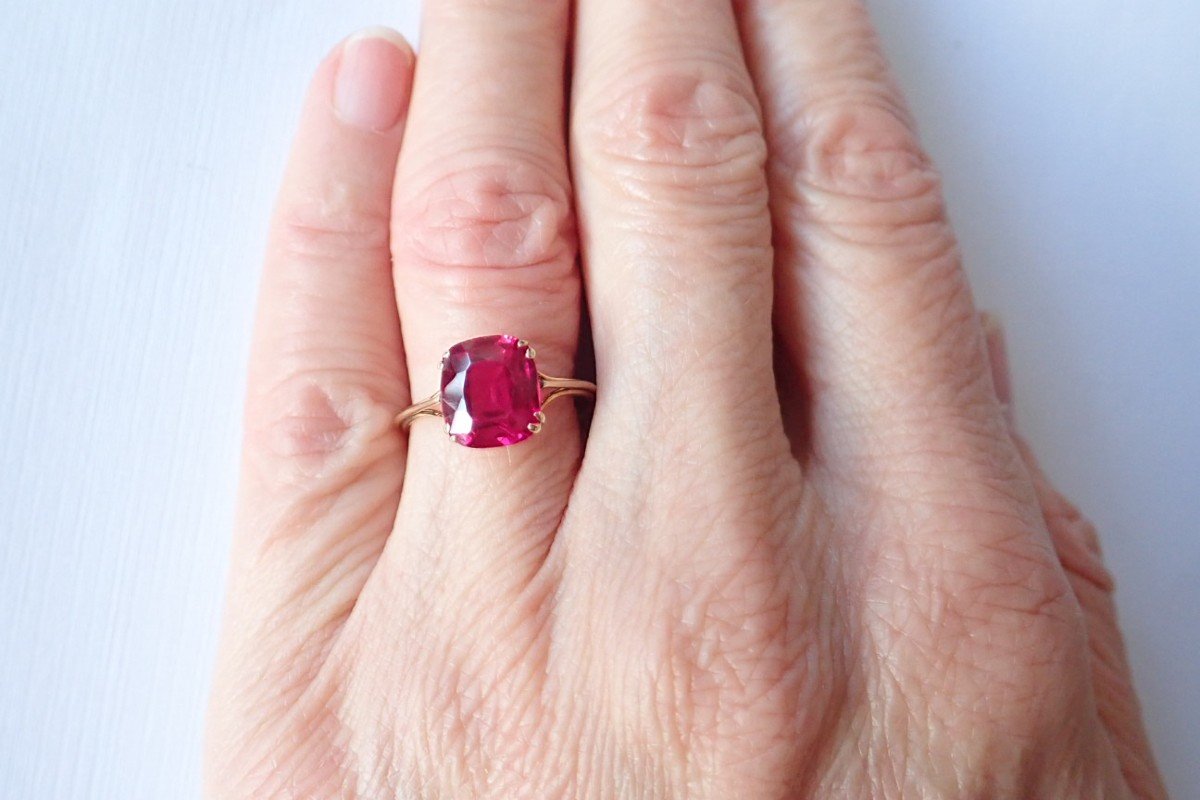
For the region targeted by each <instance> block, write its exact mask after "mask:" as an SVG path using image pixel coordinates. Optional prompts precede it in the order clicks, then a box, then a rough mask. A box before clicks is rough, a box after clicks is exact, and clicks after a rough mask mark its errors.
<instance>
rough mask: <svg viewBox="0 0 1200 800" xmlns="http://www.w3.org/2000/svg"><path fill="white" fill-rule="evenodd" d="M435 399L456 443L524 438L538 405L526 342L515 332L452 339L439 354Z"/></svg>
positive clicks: (478, 444) (498, 442) (485, 444)
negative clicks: (438, 395) (441, 355)
mask: <svg viewBox="0 0 1200 800" xmlns="http://www.w3.org/2000/svg"><path fill="white" fill-rule="evenodd" d="M441 402H442V417H443V418H444V419H445V421H446V426H447V429H448V431H449V433H450V437H451V438H452V439H454V441H456V442H458V443H459V444H461V445H465V446H466V447H503V446H507V445H510V444H516V443H517V442H523V441H525V440H526V439H528V438H529V437H530V436H532V435H533V433H534V431H535V430H537V425H538V423H539V422H540V419H541V411H542V384H541V380H540V379H539V377H538V370H537V365H536V364H535V363H534V360H533V357H532V354H531V353H530V352H529V345H528V344H526V343H525V342H523V341H520V340H518V339H517V338H516V337H515V336H480V337H478V338H475V339H468V340H467V341H465V342H459V343H458V344H456V345H454V346H453V347H451V348H450V350H449V351H448V352H447V353H446V355H445V357H444V358H442V385H441ZM530 426H534V428H533V430H530Z"/></svg>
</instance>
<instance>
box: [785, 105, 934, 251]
mask: <svg viewBox="0 0 1200 800" xmlns="http://www.w3.org/2000/svg"><path fill="white" fill-rule="evenodd" d="M789 127H790V129H791V130H793V131H794V132H795V135H796V136H797V139H798V146H797V147H795V148H791V149H790V158H786V156H787V152H785V158H786V160H785V162H784V163H785V165H786V167H785V168H786V169H788V170H789V172H790V173H791V174H790V176H789V178H788V181H787V183H788V185H789V188H790V191H791V193H792V194H793V199H795V200H799V202H798V203H794V204H793V205H795V206H796V207H797V208H798V209H802V213H803V214H805V215H806V216H808V217H809V218H810V219H812V218H815V219H816V220H817V221H818V222H819V223H820V224H821V225H823V226H824V227H825V228H826V229H829V230H832V231H833V232H834V233H836V234H838V235H840V236H842V237H844V238H847V239H850V240H852V241H860V242H863V243H876V242H882V243H886V244H903V243H906V242H922V241H931V240H932V241H944V240H945V239H946V238H947V236H948V228H947V226H946V223H945V218H946V214H945V203H944V200H943V197H942V191H941V180H940V178H939V176H938V173H937V171H936V170H935V169H934V167H933V165H932V164H931V162H930V160H929V157H928V156H927V155H926V154H925V152H924V150H923V149H922V148H921V145H920V143H919V142H918V140H917V137H916V134H915V132H914V131H913V129H912V127H911V125H910V124H909V122H908V121H907V120H906V119H904V117H903V115H902V113H901V112H900V111H898V110H897V108H896V106H895V104H894V103H890V102H886V101H883V100H880V99H877V98H873V97H867V98H861V97H848V98H847V97H836V98H834V99H832V100H828V101H825V102H822V103H818V104H816V105H814V106H812V107H810V108H808V109H806V110H805V111H804V113H803V116H802V117H801V118H799V119H798V120H796V121H795V123H794V124H792V125H791V126H789ZM931 234H932V235H931Z"/></svg>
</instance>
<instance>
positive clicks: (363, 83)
mask: <svg viewBox="0 0 1200 800" xmlns="http://www.w3.org/2000/svg"><path fill="white" fill-rule="evenodd" d="M411 70H412V50H410V49H409V47H408V44H407V43H406V42H405V41H404V37H403V36H401V35H400V34H399V33H397V32H396V31H394V30H392V29H390V28H368V29H366V30H364V31H362V32H360V33H356V34H355V35H353V36H351V37H350V38H349V39H347V40H346V42H345V44H343V45H342V54H341V61H340V63H339V64H338V68H337V77H336V78H335V79H334V84H333V109H334V111H335V112H336V113H337V115H338V117H339V118H341V120H342V121H343V122H345V123H346V124H348V125H353V126H354V127H356V128H362V129H363V130H368V131H375V132H376V133H382V132H384V131H389V130H391V129H392V128H394V127H395V126H396V124H397V123H399V122H400V117H401V116H402V115H403V113H404V109H405V106H406V105H407V104H408V87H409V74H410V72H411Z"/></svg>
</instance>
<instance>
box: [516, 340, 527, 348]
mask: <svg viewBox="0 0 1200 800" xmlns="http://www.w3.org/2000/svg"><path fill="white" fill-rule="evenodd" d="M517 347H529V340H528V339H517Z"/></svg>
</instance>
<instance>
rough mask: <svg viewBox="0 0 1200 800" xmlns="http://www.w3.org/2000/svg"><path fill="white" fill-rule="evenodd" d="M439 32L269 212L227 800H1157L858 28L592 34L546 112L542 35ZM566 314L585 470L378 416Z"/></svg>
mask: <svg viewBox="0 0 1200 800" xmlns="http://www.w3.org/2000/svg"><path fill="white" fill-rule="evenodd" d="M427 5H428V7H427V9H426V13H425V22H424V32H423V39H422V41H423V49H422V53H421V56H420V69H419V70H418V72H419V75H418V76H417V79H416V81H415V86H413V87H412V92H411V103H409V102H408V101H409V94H410V92H409V86H410V76H411V74H412V71H413V64H414V59H413V56H412V54H411V51H410V50H408V49H407V46H406V45H404V44H403V42H402V41H401V40H399V39H398V38H397V37H396V36H395V35H394V34H389V33H384V32H379V31H376V32H372V33H369V34H368V35H365V36H361V37H358V38H354V39H352V40H350V41H348V42H346V43H343V44H342V45H340V46H339V47H338V48H337V49H335V50H334V52H333V54H332V55H331V56H330V57H329V58H328V59H327V60H326V61H325V62H324V64H323V65H322V66H321V68H320V69H319V71H318V72H317V75H316V78H315V80H314V83H313V87H312V89H311V92H310V94H309V96H308V100H307V103H306V106H305V110H304V114H303V120H302V123H301V127H300V134H299V137H298V140H297V142H296V145H295V152H294V155H293V157H292V160H291V162H290V166H289V168H288V170H287V174H286V177H285V180H284V186H283V190H282V193H281V196H280V202H279V205H278V209H277V212H276V215H275V222H274V226H273V233H272V235H271V239H270V246H269V254H268V257H267V262H266V267H265V271H264V277H263V286H262V298H261V304H260V312H259V323H258V328H257V333H256V340H255V345H254V350H253V355H252V365H251V382H250V391H249V397H248V401H247V415H246V443H245V456H244V465H243V478H242V491H241V500H240V515H239V519H238V525H237V535H236V538H235V545H234V553H233V567H232V574H231V578H230V590H229V591H230V601H229V612H228V620H227V625H226V628H225V633H224V638H223V646H222V657H221V662H220V665H219V670H218V677H217V682H216V687H215V690H214V695H213V705H212V712H211V721H210V730H209V754H208V758H209V784H210V787H209V788H210V793H211V795H212V796H213V797H222V798H235V797H236V798H251V797H253V798H275V797H286V798H293V797H295V798H301V797H303V798H324V797H339V798H404V800H415V799H417V798H472V797H487V798H505V799H506V800H508V799H511V798H536V799H537V800H547V799H550V798H595V800H610V799H613V798H651V799H653V800H660V799H661V800H666V799H667V798H689V799H692V800H695V799H700V798H714V799H716V798H720V799H721V800H727V799H728V798H739V799H743V798H744V799H745V800H759V799H760V798H761V799H762V800H767V799H768V798H793V797H795V798H800V797H805V798H807V797H815V798H860V797H879V798H899V797H922V798H977V797H997V798H1056V799H1059V798H1089V799H1093V798H1102V797H1104V798H1107V797H1120V798H1125V797H1143V798H1159V797H1163V796H1164V791H1163V788H1162V786H1161V783H1160V781H1159V778H1158V777H1157V774H1156V771H1155V767H1154V763H1153V759H1152V756H1151V753H1150V749H1149V746H1148V744H1147V742H1146V739H1145V736H1144V734H1143V730H1142V725H1141V722H1140V713H1139V711H1138V706H1137V702H1136V699H1135V695H1134V692H1133V688H1132V684H1131V680H1130V675H1129V671H1128V668H1127V666H1126V663H1125V658H1124V655H1123V651H1122V643H1121V636H1120V633H1119V631H1118V629H1117V623H1116V620H1115V614H1114V608H1113V604H1112V599H1111V592H1112V582H1111V579H1110V577H1109V575H1108V573H1107V572H1106V571H1105V569H1104V567H1103V564H1102V562H1101V559H1100V554H1099V550H1098V548H1097V545H1096V539H1095V536H1094V534H1093V531H1092V528H1091V527H1090V525H1088V523H1086V522H1085V521H1084V520H1083V519H1082V518H1081V517H1080V516H1079V514H1078V512H1077V511H1075V509H1074V508H1073V507H1072V506H1071V505H1070V504H1069V503H1067V502H1066V501H1065V500H1064V499H1063V498H1062V497H1061V495H1059V494H1058V493H1057V492H1056V491H1055V490H1054V489H1053V488H1052V487H1051V485H1050V484H1049V482H1048V481H1047V480H1046V478H1045V477H1044V476H1043V475H1042V474H1041V472H1040V471H1039V470H1038V468H1037V466H1036V464H1035V462H1034V460H1033V457H1032V455H1031V454H1030V451H1029V448H1028V447H1027V446H1026V445H1025V444H1024V443H1023V442H1022V441H1021V440H1020V439H1019V438H1018V437H1017V436H1016V434H1015V432H1014V430H1013V427H1012V425H1011V423H1010V422H1009V421H1008V420H1007V419H1006V409H1007V408H1008V407H1010V403H1009V397H1008V390H1007V383H1008V381H1007V373H1006V369H1005V367H1004V359H1003V358H1001V357H999V356H1000V354H1001V341H1000V338H999V334H998V329H997V326H996V325H995V323H994V322H987V323H986V324H981V321H980V317H979V315H978V314H977V312H976V310H975V308H974V306H973V304H972V299H971V295H970V291H969V289H968V287H967V283H966V280H965V278H964V276H963V272H962V269H961V266H960V263H959V256H958V251H957V249H956V247H955V242H954V239H953V237H952V234H951V231H950V228H949V226H948V224H947V222H946V218H945V215H944V209H943V202H942V199H941V196H940V194H939V189H938V181H937V177H936V175H935V173H934V171H933V169H932V168H931V167H930V165H929V162H928V160H927V158H926V157H925V156H924V155H923V154H922V152H921V150H920V148H919V146H918V144H917V142H916V139H915V138H914V135H913V132H912V128H911V127H910V123H909V119H908V116H907V112H906V111H905V110H904V106H903V103H902V101H901V99H900V96H899V94H898V93H897V91H896V89H895V88H894V86H893V84H892V81H891V79H890V78H889V77H888V74H887V71H886V68H885V66H884V61H883V58H882V56H881V55H880V51H879V49H878V45H877V43H876V41H875V38H874V36H873V34H872V31H871V27H870V24H869V22H868V19H867V16H866V14H865V13H864V11H863V9H862V7H861V6H860V5H859V3H857V2H852V0H808V1H807V2H790V3H787V2H778V0H744V1H743V2H739V3H737V4H736V5H737V8H736V10H733V9H731V8H730V3H729V2H728V1H727V0H688V2H683V0H655V1H654V2H647V0H580V2H578V3H577V7H576V9H575V20H576V34H575V36H574V42H573V47H572V51H571V53H572V61H571V64H570V70H569V74H570V75H571V86H570V92H569V97H570V104H569V105H570V107H569V109H567V108H565V107H564V98H565V97H567V94H568V93H567V91H566V87H564V85H563V80H564V75H565V74H567V73H568V70H567V67H568V64H567V54H568V49H567V40H568V33H569V31H568V27H569V13H568V11H569V10H568V3H567V2H566V0H543V2H538V3H532V2H514V1H513V0H497V2H488V3H482V2H469V1H468V0H431V2H429V3H428V4H427ZM568 118H569V120H570V124H569V126H567V127H569V135H568V134H567V133H565V132H564V120H565V119H568ZM402 136H403V140H404V141H403V146H402V145H401V138H402ZM568 139H569V147H568ZM568 154H569V161H568ZM568 163H570V171H568ZM393 178H394V180H393ZM577 255H578V256H581V258H582V270H581V269H580V267H579V266H578V263H577ZM583 287H586V292H587V300H588V308H589V311H590V325H589V326H588V327H589V330H590V334H588V335H585V339H587V338H589V336H590V339H591V341H592V342H593V345H594V352H595V371H596V380H597V383H598V385H599V387H600V390H599V392H600V393H599V397H598V398H597V401H596V404H595V409H594V417H593V420H592V422H591V425H590V429H589V430H588V431H587V435H586V440H585V439H584V437H583V436H581V429H580V423H579V421H578V419H577V418H576V416H575V412H574V409H573V408H572V407H571V405H572V404H571V403H570V402H562V403H557V404H555V405H554V406H553V407H552V408H551V409H550V410H549V413H548V417H549V419H548V421H547V424H546V426H545V430H544V431H543V432H542V433H540V434H538V436H536V437H534V438H533V439H532V440H530V441H529V442H525V443H522V444H520V445H518V446H515V447H511V448H497V449H492V450H479V449H468V448H464V447H459V446H456V445H455V444H453V443H451V442H448V441H447V440H446V437H445V435H444V434H443V433H442V432H441V430H440V428H439V426H438V425H437V424H432V423H431V424H425V423H421V422H419V423H418V424H416V425H414V427H413V428H412V429H411V431H410V432H409V433H408V434H405V433H403V432H401V431H400V430H398V429H397V428H396V427H395V426H394V425H393V424H392V417H393V415H394V414H395V412H396V411H397V410H398V409H400V408H403V407H404V406H406V405H407V404H408V403H410V402H411V401H412V399H414V398H415V399H421V398H423V397H426V396H428V395H429V394H430V393H431V392H432V391H434V390H435V389H436V388H437V383H436V381H437V364H438V360H439V356H440V354H441V353H442V352H443V351H444V350H445V349H446V348H447V347H448V346H449V345H451V344H453V343H454V342H457V341H460V340H464V339H467V338H470V337H472V336H477V335H482V334H491V333H501V332H508V333H515V334H517V335H520V336H522V337H525V338H528V339H529V340H530V341H531V342H533V343H534V344H535V345H536V346H537V350H538V360H539V364H540V365H541V366H542V368H543V369H544V370H545V371H546V372H548V373H550V374H557V375H573V374H577V372H578V370H579V367H577V364H576V358H577V353H578V351H579V343H580V328H581V324H580V313H581V296H582V288H583ZM985 328H986V329H987V330H989V331H990V333H989V334H985ZM401 331H403V337H401ZM989 345H990V349H991V352H992V356H991V357H990V358H989ZM402 485H403V492H401V486H402Z"/></svg>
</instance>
